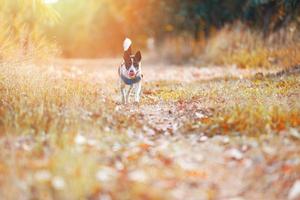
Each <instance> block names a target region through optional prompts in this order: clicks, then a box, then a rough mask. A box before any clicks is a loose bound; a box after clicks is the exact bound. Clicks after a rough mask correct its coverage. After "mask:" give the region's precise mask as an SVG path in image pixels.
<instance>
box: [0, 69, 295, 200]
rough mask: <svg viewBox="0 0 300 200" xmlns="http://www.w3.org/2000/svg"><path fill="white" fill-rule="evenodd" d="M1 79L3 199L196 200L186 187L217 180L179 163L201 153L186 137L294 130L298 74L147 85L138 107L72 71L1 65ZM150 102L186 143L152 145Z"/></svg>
mask: <svg viewBox="0 0 300 200" xmlns="http://www.w3.org/2000/svg"><path fill="white" fill-rule="evenodd" d="M102 73H103V71H102ZM0 77H1V78H0V95H1V106H0V108H1V110H0V129H1V140H0V145H1V149H2V151H1V153H0V160H1V164H0V183H1V189H0V197H1V198H3V199H19V198H21V197H22V198H28V199H31V198H36V199H41V198H42V199H98V198H112V199H170V198H174V195H175V196H176V195H178V194H181V193H176V191H177V192H178V190H179V191H181V192H183V193H182V194H184V195H185V194H188V195H190V197H194V195H196V196H197V195H198V193H197V192H195V191H199V187H198V186H191V182H192V183H193V182H196V181H200V183H201V181H202V182H203V181H204V180H205V181H207V182H208V183H210V181H212V177H214V176H213V175H211V176H207V173H208V174H209V173H210V171H209V169H210V167H209V165H208V166H206V167H205V170H204V171H203V170H201V168H200V166H198V167H199V168H197V169H192V170H191V169H189V168H185V165H187V163H188V162H187V163H186V161H182V160H181V159H183V157H187V155H188V156H189V155H197V153H195V152H194V153H191V152H189V151H192V150H190V149H189V148H190V144H191V142H195V141H194V139H192V140H188V141H185V139H183V138H184V135H185V134H187V133H191V132H195V133H196V134H195V137H198V136H199V133H203V132H204V133H206V134H207V135H216V134H227V135H235V134H237V133H238V134H240V135H250V136H257V135H264V134H266V133H272V134H273V133H274V134H275V135H276V134H278V133H283V132H287V133H289V131H290V130H291V129H292V128H293V129H294V130H295V131H297V130H299V126H300V123H299V112H300V111H299V110H300V104H299V101H298V99H299V94H300V91H299V90H300V88H299V76H291V77H288V78H287V79H286V80H280V79H279V78H274V79H269V78H265V79H263V80H255V79H253V80H252V79H242V80H239V79H230V78H226V79H225V80H222V79H221V80H214V81H207V82H192V83H189V84H187V83H178V82H174V81H157V82H150V83H147V84H145V88H144V91H147V92H146V93H145V95H144V98H143V100H142V103H141V105H140V107H138V108H135V107H131V106H129V107H128V108H126V107H125V108H124V107H120V106H118V105H116V102H115V98H114V96H115V95H116V93H115V91H114V88H112V86H109V85H107V84H105V85H103V84H102V83H100V82H97V81H96V82H95V81H94V79H92V78H91V77H90V74H88V73H85V72H84V71H81V70H79V69H76V68H75V69H72V68H71V69H66V70H63V69H61V68H56V67H55V66H43V65H41V66H37V65H34V64H28V63H27V64H25V63H23V64H18V65H16V64H15V63H5V64H3V65H2V66H1V68H0ZM104 89H106V90H105V91H109V92H108V93H107V92H106V93H104ZM149 99H151V104H150V103H149V102H148V101H149ZM151 106H159V108H158V111H157V112H158V113H156V114H157V115H158V117H157V119H155V120H156V121H154V122H155V123H154V124H155V126H158V124H157V123H156V122H159V121H163V120H165V118H164V117H165V116H166V115H165V114H163V113H164V112H166V114H167V118H174V120H175V121H174V123H175V122H176V123H177V124H179V128H180V129H179V130H177V131H176V130H168V131H170V132H171V133H173V134H175V133H184V134H181V135H182V137H183V138H181V139H180V140H178V139H176V137H170V138H169V139H166V138H164V139H161V140H159V139H158V140H156V139H154V138H155V137H157V138H160V136H162V137H164V136H163V135H160V134H161V133H164V132H163V131H162V130H163V128H162V130H158V127H151V126H150V125H149V123H150V122H151V119H152V118H153V115H152V114H151V113H152V112H153V110H150V111H147V109H149V107H151ZM131 109H133V111H132V110H131ZM135 109H136V111H134V110H135ZM164 110H165V111H164ZM197 113H198V114H197ZM199 113H200V117H199ZM201 113H202V114H201ZM151 117H152V118H151ZM152 120H153V119H152ZM168 120H169V119H167V121H168ZM153 133H154V134H155V135H156V136H155V137H154V138H153V137H152V135H151V134H153ZM148 135H149V136H148ZM173 139H174V141H173ZM165 143H167V145H169V147H168V148H165V147H164V145H166V144H165ZM198 146H199V145H198ZM178 152H185V153H186V155H185V156H178V155H177V154H178ZM180 155H181V154H180ZM176 156H177V157H176ZM175 158H176V159H175ZM201 166H202V165H201ZM206 170H207V171H206ZM207 177H209V178H207ZM289 180H290V181H291V180H293V178H290V179H289ZM218 183H219V182H218ZM197 184H198V183H197ZM178 185H183V186H184V187H183V188H181V189H178V187H177V186H178ZM200 185H201V184H200ZM194 187H196V188H198V189H197V190H194V189H195V188H194ZM222 187H223V186H222ZM193 188H194V189H193ZM280 189H281V190H284V189H285V188H280ZM193 191H194V192H193ZM201 191H203V192H202V193H201V194H202V195H204V197H203V198H204V199H205V198H208V196H210V195H213V196H214V195H216V191H215V190H213V188H210V187H209V186H205V189H203V188H202V190H201Z"/></svg>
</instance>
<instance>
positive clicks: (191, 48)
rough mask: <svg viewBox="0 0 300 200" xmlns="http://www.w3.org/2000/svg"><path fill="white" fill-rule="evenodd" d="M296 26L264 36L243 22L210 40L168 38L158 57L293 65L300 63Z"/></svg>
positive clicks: (213, 62)
mask: <svg viewBox="0 0 300 200" xmlns="http://www.w3.org/2000/svg"><path fill="white" fill-rule="evenodd" d="M295 27H296V25H295V24H290V25H289V26H288V27H286V28H285V29H284V30H280V31H278V32H275V33H272V34H270V35H268V36H263V34H262V33H261V32H259V31H255V30H251V29H249V28H248V27H247V26H246V25H244V24H242V23H241V22H235V23H234V24H232V25H227V26H225V27H223V28H222V29H221V30H219V31H217V32H216V31H214V33H213V34H212V35H211V37H210V38H209V39H208V40H205V39H204V37H202V38H200V39H199V40H198V41H196V40H195V39H194V38H193V37H191V36H189V35H180V36H175V37H171V38H167V39H166V40H165V41H164V42H163V43H162V44H161V45H160V46H159V48H158V49H159V51H158V57H159V58H162V59H163V61H169V62H171V63H176V64H185V63H187V62H190V63H193V64H198V65H201V66H202V65H219V66H228V65H235V66H237V67H238V68H242V69H245V68H247V69H249V68H250V69H251V68H273V67H279V68H281V67H285V68H288V67H292V66H295V65H297V64H299V63H300V57H299V55H300V54H299V52H300V46H299V33H298V32H297V31H296V28H295Z"/></svg>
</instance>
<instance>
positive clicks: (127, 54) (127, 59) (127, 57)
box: [123, 51, 131, 63]
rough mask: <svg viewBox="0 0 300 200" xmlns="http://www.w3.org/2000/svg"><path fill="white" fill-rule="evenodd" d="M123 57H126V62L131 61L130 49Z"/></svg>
mask: <svg viewBox="0 0 300 200" xmlns="http://www.w3.org/2000/svg"><path fill="white" fill-rule="evenodd" d="M123 58H124V61H125V63H129V62H130V61H131V58H130V54H129V53H128V51H125V52H124V56H123Z"/></svg>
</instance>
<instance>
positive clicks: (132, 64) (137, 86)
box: [119, 38, 142, 104]
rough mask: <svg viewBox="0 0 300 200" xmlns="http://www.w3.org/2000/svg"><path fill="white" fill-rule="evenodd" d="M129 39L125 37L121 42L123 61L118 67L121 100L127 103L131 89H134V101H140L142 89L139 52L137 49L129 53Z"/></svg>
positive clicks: (140, 56)
mask: <svg viewBox="0 0 300 200" xmlns="http://www.w3.org/2000/svg"><path fill="white" fill-rule="evenodd" d="M131 44H132V42H131V40H130V39H128V38H126V39H125V40H124V43H123V47H124V56H123V58H124V61H123V62H122V64H121V66H120V67H119V76H120V88H121V95H122V102H123V103H124V104H126V103H128V100H129V96H130V93H131V90H132V89H133V90H134V101H135V102H136V103H138V102H139V101H140V95H141V89H142V69H141V60H142V55H141V52H140V51H138V52H137V53H136V54H135V55H132V54H131Z"/></svg>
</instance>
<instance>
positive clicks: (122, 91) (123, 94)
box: [120, 84, 127, 104]
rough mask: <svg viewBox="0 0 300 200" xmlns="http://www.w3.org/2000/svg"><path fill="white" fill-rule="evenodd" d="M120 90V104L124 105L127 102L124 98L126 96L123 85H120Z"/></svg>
mask: <svg viewBox="0 0 300 200" xmlns="http://www.w3.org/2000/svg"><path fill="white" fill-rule="evenodd" d="M120 88H121V96H122V103H123V104H126V103H127V102H126V98H125V96H126V91H125V85H123V84H121V87H120Z"/></svg>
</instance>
